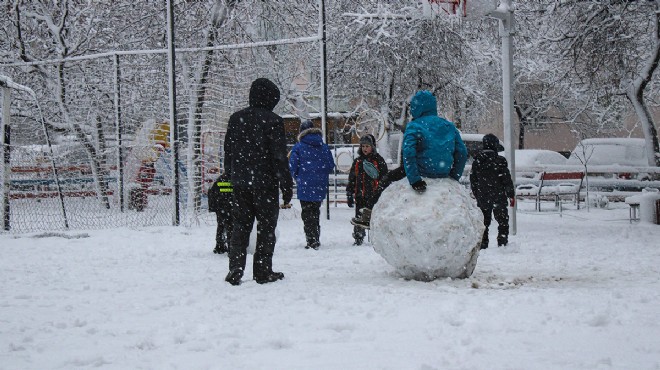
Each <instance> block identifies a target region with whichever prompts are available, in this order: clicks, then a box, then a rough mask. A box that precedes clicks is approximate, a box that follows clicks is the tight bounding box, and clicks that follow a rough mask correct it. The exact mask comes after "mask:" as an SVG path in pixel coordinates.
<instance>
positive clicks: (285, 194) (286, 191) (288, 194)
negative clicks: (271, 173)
mask: <svg viewBox="0 0 660 370" xmlns="http://www.w3.org/2000/svg"><path fill="white" fill-rule="evenodd" d="M280 190H282V203H284V204H289V203H291V198H293V189H291V188H282V189H280Z"/></svg>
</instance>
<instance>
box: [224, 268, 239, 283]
mask: <svg viewBox="0 0 660 370" xmlns="http://www.w3.org/2000/svg"><path fill="white" fill-rule="evenodd" d="M242 277H243V270H240V269H236V270H230V271H229V273H228V274H227V277H225V281H226V282H228V283H229V284H231V285H234V286H236V285H241V278H242Z"/></svg>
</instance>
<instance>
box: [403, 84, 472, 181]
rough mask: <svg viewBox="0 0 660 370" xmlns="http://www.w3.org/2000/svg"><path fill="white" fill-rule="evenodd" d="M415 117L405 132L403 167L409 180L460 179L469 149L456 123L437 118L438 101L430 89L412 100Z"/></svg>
mask: <svg viewBox="0 0 660 370" xmlns="http://www.w3.org/2000/svg"><path fill="white" fill-rule="evenodd" d="M410 113H411V114H412V118H413V120H412V121H410V122H409V123H408V125H407V126H406V132H405V133H404V134H403V166H404V168H405V170H406V176H407V177H408V182H410V184H414V183H416V182H418V181H419V180H421V179H422V177H428V178H444V177H451V178H453V179H455V180H458V179H460V178H461V175H462V174H463V169H464V168H465V162H466V161H467V158H468V155H467V149H466V147H465V143H463V140H462V139H461V134H460V132H459V131H458V129H457V128H456V127H455V126H454V124H453V123H451V122H449V121H447V120H446V119H444V118H440V117H438V111H437V101H436V99H435V96H433V95H432V94H431V93H430V92H428V91H419V92H417V94H415V96H413V98H412V100H411V101H410Z"/></svg>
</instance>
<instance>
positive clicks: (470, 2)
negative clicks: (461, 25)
mask: <svg viewBox="0 0 660 370" xmlns="http://www.w3.org/2000/svg"><path fill="white" fill-rule="evenodd" d="M497 6H498V0H422V12H423V16H424V18H427V19H433V18H437V17H453V18H457V19H460V20H477V19H480V18H483V17H486V16H488V15H489V14H490V13H491V12H493V11H494V10H495V9H497Z"/></svg>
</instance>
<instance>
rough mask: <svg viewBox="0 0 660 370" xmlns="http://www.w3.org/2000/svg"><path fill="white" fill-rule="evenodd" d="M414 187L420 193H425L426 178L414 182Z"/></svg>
mask: <svg viewBox="0 0 660 370" xmlns="http://www.w3.org/2000/svg"><path fill="white" fill-rule="evenodd" d="M412 188H413V189H415V191H417V192H418V193H423V192H425V191H426V182H424V180H419V181H417V182H416V183H414V184H412Z"/></svg>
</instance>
